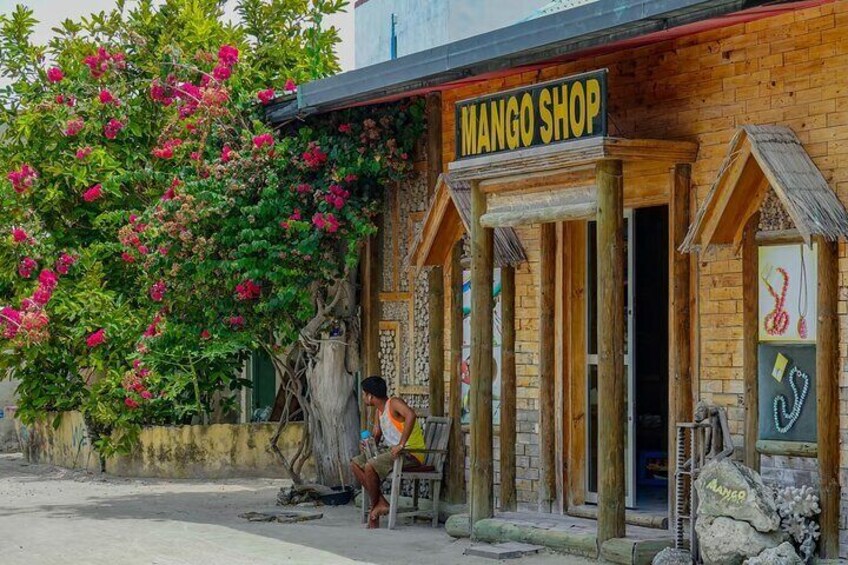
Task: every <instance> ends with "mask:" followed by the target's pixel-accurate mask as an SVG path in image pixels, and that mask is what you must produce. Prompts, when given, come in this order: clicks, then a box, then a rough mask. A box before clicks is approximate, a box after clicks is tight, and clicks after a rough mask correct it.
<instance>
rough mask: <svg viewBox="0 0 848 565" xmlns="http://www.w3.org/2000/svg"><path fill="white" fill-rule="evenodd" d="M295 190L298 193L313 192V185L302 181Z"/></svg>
mask: <svg viewBox="0 0 848 565" xmlns="http://www.w3.org/2000/svg"><path fill="white" fill-rule="evenodd" d="M295 190H296V191H297V193H298V194H309V193H310V192H312V185H311V184H307V183H301V184H299V185H297V187H295Z"/></svg>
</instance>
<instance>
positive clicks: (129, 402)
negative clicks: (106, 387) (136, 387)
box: [124, 396, 138, 410]
mask: <svg viewBox="0 0 848 565" xmlns="http://www.w3.org/2000/svg"><path fill="white" fill-rule="evenodd" d="M124 404H125V405H126V407H127V408H129V409H130V410H135V409H136V408H138V402H136V401H135V400H133V399H132V398H130V397H129V396H128V397H126V398H125V399H124Z"/></svg>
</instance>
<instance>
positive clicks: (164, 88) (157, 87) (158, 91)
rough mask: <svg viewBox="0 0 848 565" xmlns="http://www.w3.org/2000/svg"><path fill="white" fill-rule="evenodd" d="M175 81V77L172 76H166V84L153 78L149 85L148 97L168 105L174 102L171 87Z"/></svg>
mask: <svg viewBox="0 0 848 565" xmlns="http://www.w3.org/2000/svg"><path fill="white" fill-rule="evenodd" d="M175 83H176V79H175V78H174V77H173V76H169V77H168V79H167V83H166V84H162V82H161V81H160V80H159V79H158V78H157V79H155V80H154V81H153V84H151V85H150V98H152V99H153V100H154V101H156V102H159V103H160V104H162V105H163V106H170V105H171V104H173V103H174V88H173V87H174V84H175Z"/></svg>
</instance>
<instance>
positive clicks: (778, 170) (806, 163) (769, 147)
mask: <svg viewBox="0 0 848 565" xmlns="http://www.w3.org/2000/svg"><path fill="white" fill-rule="evenodd" d="M746 144H747V147H746ZM747 149H750V155H751V157H753V159H754V160H755V161H756V163H757V165H758V166H759V168H760V170H761V173H762V175H764V177H765V180H766V181H768V184H769V185H770V186H771V188H772V190H774V193H775V194H776V195H777V197H778V198H779V200H780V202H781V204H782V205H783V206H784V208H785V209H786V211H787V213H788V214H789V216H790V217H791V218H792V221H793V222H794V224H795V227H796V229H797V230H798V232H799V233H800V234H801V237H802V238H803V239H804V240H805V241H806V242H807V243H810V242H811V241H812V237H813V236H821V237H824V238H826V239H828V240H832V241H833V240H837V239H840V238H848V212H846V210H845V207H844V206H843V204H842V202H840V200H839V198H838V197H837V196H836V193H835V192H834V191H833V190H832V189H831V188H830V186H829V185H828V184H827V180H826V179H825V178H824V175H822V173H821V171H820V170H819V169H818V167H816V165H815V163H813V160H812V159H811V158H810V156H809V155H808V154H807V152H806V151H805V150H804V148H803V146H802V145H801V142H800V140H799V139H798V137H797V136H796V135H795V133H794V132H793V131H792V130H791V129H790V128H788V127H784V126H754V125H748V126H742V127H741V128H739V130H738V131H737V132H736V134H735V135H734V136H733V139H732V140H731V142H730V146H729V149H728V153H727V156H726V157H725V159H724V162H723V163H722V165H721V168H720V169H719V173H718V175H717V176H716V180H715V182H714V183H713V185H712V187H711V188H710V192H709V193H708V194H707V196H706V198H705V199H704V202H703V203H702V204H701V207H700V208H699V209H698V213H697V214H696V217H695V221H694V222H693V223H692V226H691V227H690V229H689V233H687V235H686V238H685V239H684V241H683V244H682V245H681V246H680V250H681V251H684V252H686V251H694V250H698V249H700V248H701V247H703V246H709V245H711V244H714V243H716V242H713V241H702V240H701V238H702V235H703V233H702V228H703V227H704V224H705V218H706V217H707V215H714V213H723V212H724V210H719V209H716V210H714V208H716V207H718V206H722V205H725V206H726V203H727V202H728V201H729V198H728V196H727V192H728V191H734V190H736V188H737V187H736V186H723V183H724V182H725V181H726V180H727V179H726V178H725V177H726V176H727V175H728V174H729V171H730V170H731V169H732V168H734V165H735V164H736V163H735V161H736V160H737V159H738V158H739V157H740V155H746V154H747ZM751 197H752V198H760V199H761V200H762V199H763V198H765V193H761V194H756V195H752V196H751ZM761 203H762V202H759V203H754V204H758V205H759V204H761ZM744 223H745V222H742V223H741V225H738V226H731V228H733V229H735V230H737V231H738V230H742V229H743V228H744ZM718 243H719V244H721V243H727V242H726V241H720V242H718Z"/></svg>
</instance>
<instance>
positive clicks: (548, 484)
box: [539, 223, 556, 513]
mask: <svg viewBox="0 0 848 565" xmlns="http://www.w3.org/2000/svg"><path fill="white" fill-rule="evenodd" d="M539 246H540V259H539V269H540V270H541V281H540V284H539V475H540V476H539V479H540V480H539V512H547V513H550V511H551V508H552V506H553V502H554V500H556V437H555V434H556V430H555V426H554V424H555V410H556V404H555V400H556V398H555V397H556V391H555V386H554V385H555V382H556V377H555V371H556V367H555V362H556V361H555V356H554V353H555V350H556V348H555V343H554V342H555V338H556V334H555V332H556V329H555V328H554V317H555V316H554V314H555V312H556V296H555V294H554V292H555V289H556V224H551V223H548V224H542V226H541V234H540V241H539Z"/></svg>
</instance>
